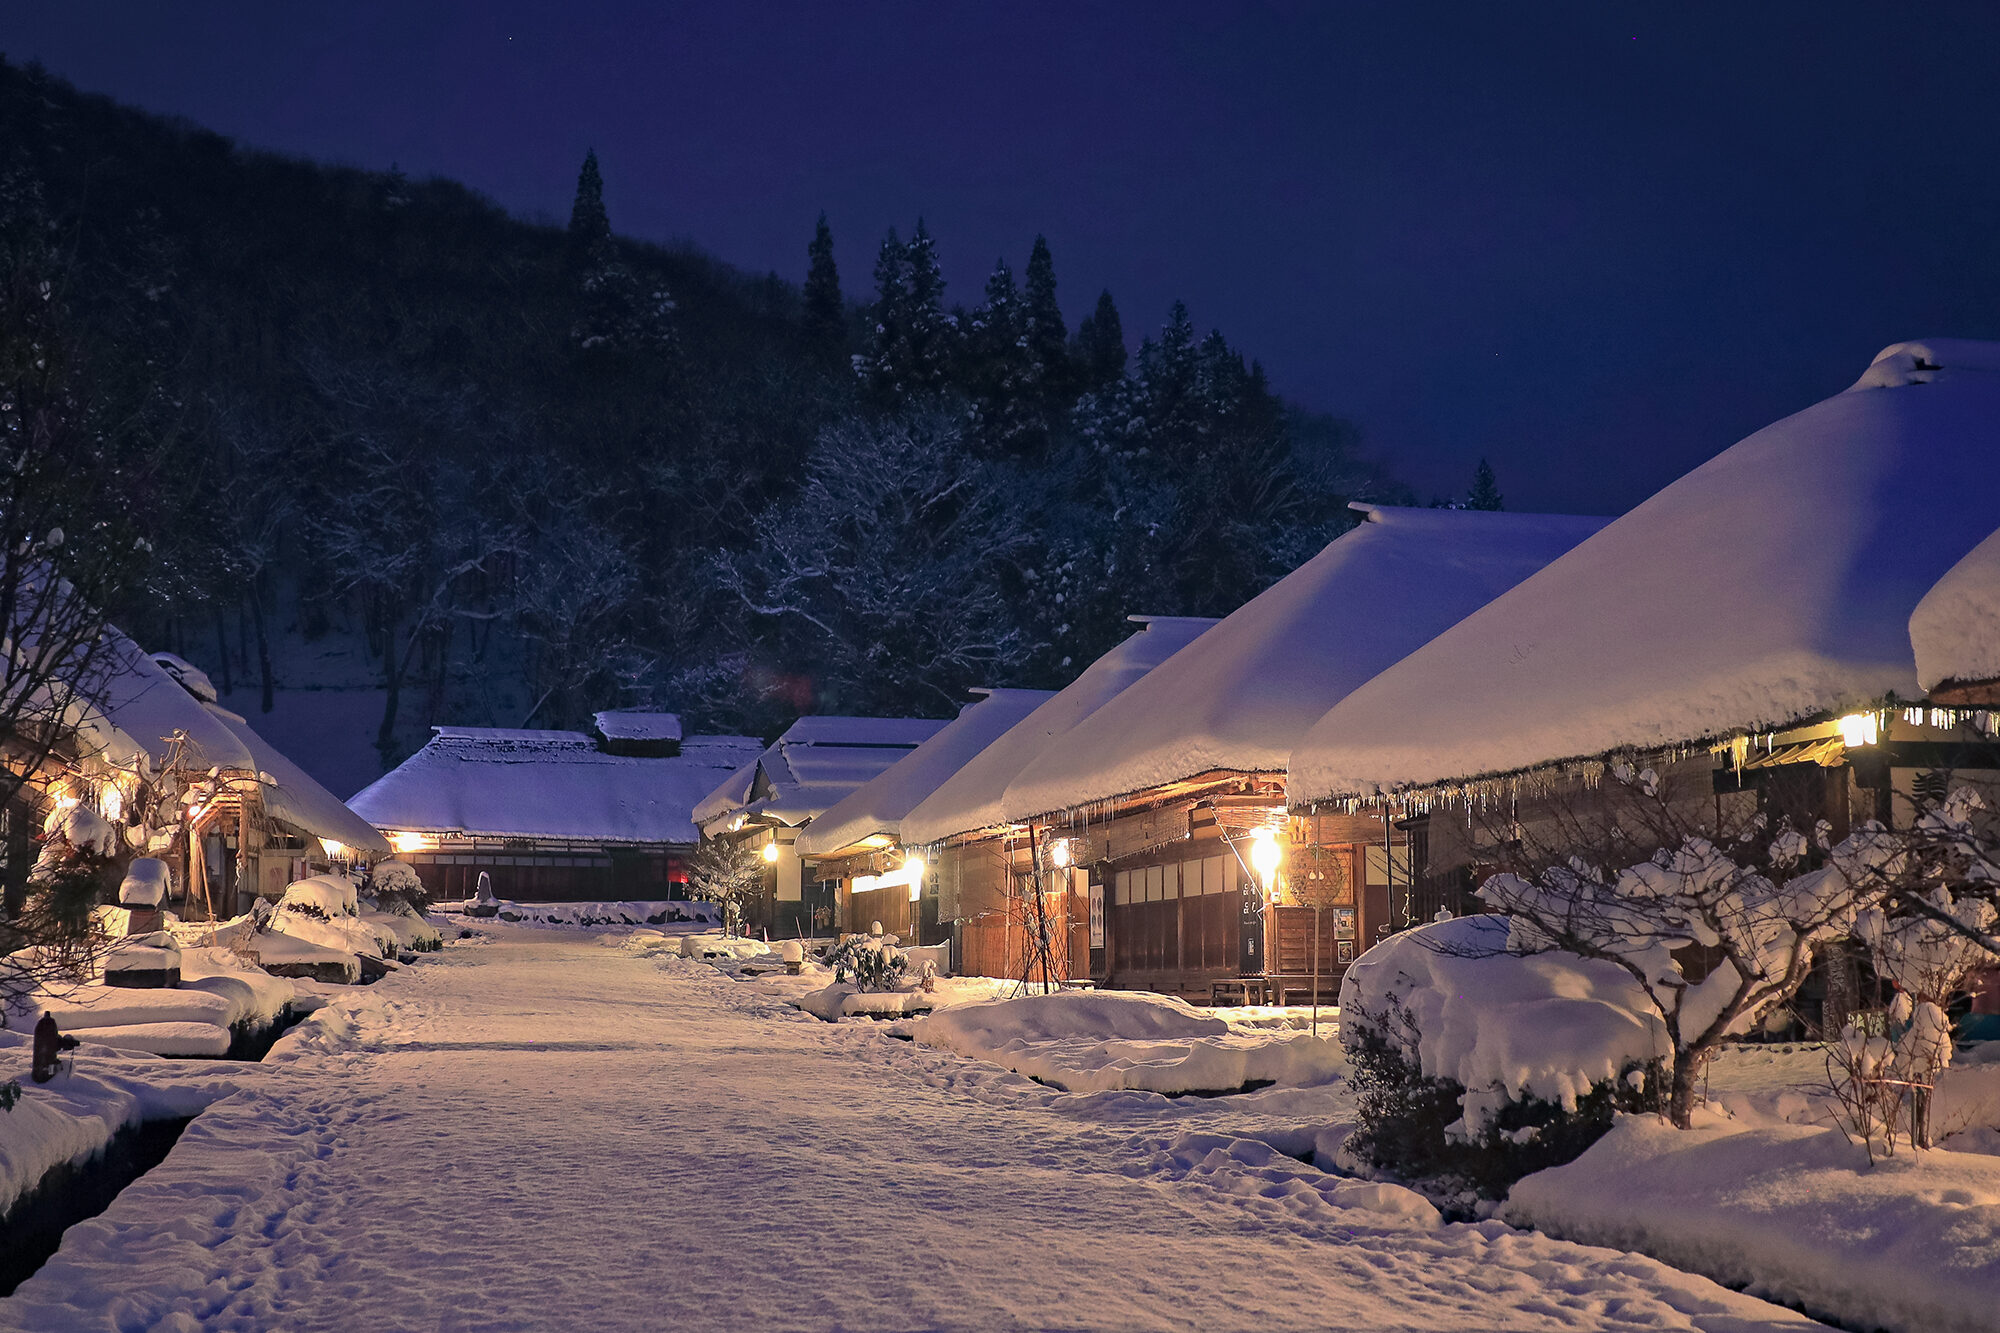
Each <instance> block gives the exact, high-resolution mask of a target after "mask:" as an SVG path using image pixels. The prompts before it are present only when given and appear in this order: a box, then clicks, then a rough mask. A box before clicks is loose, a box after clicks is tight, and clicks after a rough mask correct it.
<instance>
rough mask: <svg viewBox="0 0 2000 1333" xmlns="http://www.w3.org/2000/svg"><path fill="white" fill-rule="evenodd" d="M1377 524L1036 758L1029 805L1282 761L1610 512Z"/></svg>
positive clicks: (1023, 793)
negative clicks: (1390, 672) (1413, 655)
mask: <svg viewBox="0 0 2000 1333" xmlns="http://www.w3.org/2000/svg"><path fill="white" fill-rule="evenodd" d="M1351 507H1352V508H1354V509H1357V510H1360V511H1361V512H1362V513H1363V514H1364V515H1365V516H1366V518H1365V520H1364V521H1363V522H1361V523H1359V524H1357V525H1356V526H1355V527H1353V528H1351V529H1349V530H1348V531H1347V532H1345V533H1343V534H1341V535H1340V536H1338V537H1336V538H1334V539H1333V540H1332V541H1331V542H1329V543H1328V544H1327V545H1326V547H1325V548H1324V549H1323V550H1321V551H1320V552H1319V553H1318V554H1316V555H1315V556H1313V558H1312V559H1310V560H1308V561H1306V563H1304V564H1303V565H1301V566H1299V567H1298V568H1297V569H1295V570H1293V571H1292V572H1291V573H1290V574H1287V575H1286V576H1285V577H1284V578H1282V579H1280V580H1278V581H1277V582H1276V583H1274V584H1272V585H1271V586H1270V587H1269V588H1267V589H1265V590H1264V591H1263V592H1262V593H1259V594H1258V595H1257V596H1256V597H1253V598H1251V599H1250V600H1249V601H1248V602H1246V603H1244V604H1243V605H1242V606H1241V607H1238V608H1237V609H1236V610H1235V611H1234V612H1232V613H1230V615H1228V616H1227V617H1225V618H1224V619H1223V620H1222V621H1221V622H1220V623H1219V624H1217V625H1216V626H1215V627H1214V628H1213V629H1211V630H1209V631H1208V632H1207V633H1205V634H1202V635H1201V636H1200V637H1198V638H1197V639H1195V640H1194V641H1193V642H1192V643H1190V644H1188V645H1187V646H1186V647H1185V648H1183V649H1181V650H1180V651H1179V652H1177V653H1174V654H1173V655H1172V656H1171V657H1169V658H1168V659H1167V660H1166V661H1164V662H1162V663H1161V664H1160V665H1159V666H1158V667H1156V668H1154V669H1153V670H1152V671H1150V672H1148V673H1147V674H1146V675H1145V676H1144V677H1143V678H1142V679H1140V680H1138V681H1137V682H1135V683H1134V684H1133V685H1132V686H1131V687H1130V688H1129V689H1126V690H1124V691H1123V692H1122V693H1120V694H1119V695H1118V696H1117V697H1116V698H1114V699H1112V700H1111V701H1110V702H1108V703H1106V704H1105V705H1104V706H1103V707H1102V708H1099V709H1098V710H1097V711H1096V712H1094V713H1092V714H1091V715H1090V716H1089V717H1087V718H1085V719H1084V720H1083V721H1081V722H1080V723H1078V724H1077V726H1076V727H1075V728H1074V729H1073V730H1072V731H1071V732H1070V733H1069V734H1068V735H1067V736H1066V737H1065V738H1064V742H1063V744H1061V745H1054V746H1050V747H1048V748H1047V749H1046V750H1044V751H1043V752H1042V753H1041V754H1039V755H1037V756H1036V757H1035V758H1034V759H1033V760H1032V761H1030V762H1029V763H1028V765H1027V766H1026V767H1025V768H1023V769H1022V771H1021V773H1020V775H1019V776H1018V777H1017V778H1015V779H1014V781H1013V782H1012V783H1010V784H1009V786H1008V789H1007V799H1008V805H1009V808H1010V810H1011V811H1013V812H1015V813H1020V812H1032V813H1035V814H1041V813H1045V812H1048V811H1052V810H1061V809H1068V808H1072V807H1075V806H1080V805H1084V804H1087V803H1089V802H1092V801H1101V800H1108V799H1111V798H1114V797H1118V796H1123V795H1125V794H1127V793H1130V792H1135V791H1140V790H1142V789H1144V788H1148V787H1155V786H1159V785H1161V784H1163V783H1168V782H1175V781H1179V780H1181V779H1184V778H1190V777H1193V776H1195V775H1197V774H1200V773H1207V772H1212V771H1215V770H1219V769H1226V770H1238V771H1244V772H1283V771H1284V769H1285V766H1286V764H1287V763H1288V762H1289V760H1290V758H1291V751H1292V747H1293V745H1294V744H1295V743H1296V742H1297V740H1298V737H1299V735H1300V734H1301V733H1302V732H1303V731H1304V730H1305V729H1306V728H1307V727H1310V726H1311V725H1312V724H1313V723H1314V722H1316V721H1317V720H1318V719H1319V718H1320V716H1321V715H1322V714H1324V713H1325V712H1326V710H1327V709H1329V708H1331V707H1332V706H1333V705H1334V704H1335V703H1338V702H1339V701H1340V699H1341V698H1342V697H1343V696H1345V695H1346V694H1347V693H1348V692H1349V691H1350V690H1352V689H1354V688H1355V687H1356V686H1357V685H1360V684H1361V683H1362V682H1364V681H1366V680H1367V679H1369V678H1370V677H1371V676H1374V675H1375V674H1376V673H1377V672H1379V671H1381V670H1382V669H1383V668H1384V667H1387V666H1390V665H1391V664H1393V663H1394V662H1396V661H1397V660H1398V659H1400V658H1402V657H1404V656H1405V655H1407V654H1408V653H1410V652H1411V651H1413V650H1415V649H1416V648H1418V647H1420V646H1422V645H1423V644H1424V643H1425V642H1426V641H1427V640H1429V639H1430V638H1432V637H1433V636H1435V635H1436V634H1438V633H1439V632H1440V631H1442V630H1444V629H1447V628H1449V627H1450V626H1451V625H1452V624H1454V623H1456V622H1457V621H1459V620H1460V619H1462V618H1464V617H1465V616H1466V615H1468V614H1470V613H1471V612H1472V611H1474V610H1476V609H1478V608H1479V607H1480V606H1483V605H1484V604H1485V603H1487V602H1489V601H1491V600H1492V599H1493V598H1494V597H1496V596H1498V595H1499V594H1500V593H1502V592H1504V591H1506V590H1507V589H1508V588H1510V587H1512V586H1513V585H1514V584H1516V583H1518V582H1520V581H1521V580H1522V579H1523V578H1525V577H1527V576H1528V575H1529V574H1532V573H1534V572H1535V571H1536V570H1538V569H1540V568H1541V567H1542V566H1544V565H1546V564H1548V563H1549V561H1551V560H1553V559H1555V558H1556V557H1557V556H1559V555H1561V554H1562V553H1563V552H1565V551H1567V550H1569V549H1570V548H1571V547H1573V546H1575V545H1576V544H1577V543H1578V542H1580V541H1582V540H1583V539H1584V538H1585V537H1588V536H1589V535H1590V534H1592V533H1593V532H1596V531H1597V530H1598V529H1600V528H1602V527H1603V526H1604V525H1605V524H1607V523H1609V522H1610V521H1611V520H1610V519H1608V518H1594V517H1579V516H1575V515H1567V514H1514V513H1487V512H1481V511H1477V510H1462V509H1411V508H1404V507H1399V506H1389V505H1373V504H1362V503H1356V504H1354V505H1352V506H1351Z"/></svg>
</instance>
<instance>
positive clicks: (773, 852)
mask: <svg viewBox="0 0 2000 1333" xmlns="http://www.w3.org/2000/svg"><path fill="white" fill-rule="evenodd" d="M764 859H765V860H766V861H768V862H769V863H770V864H772V865H776V864H777V863H778V844H777V843H775V842H767V843H765V844H764Z"/></svg>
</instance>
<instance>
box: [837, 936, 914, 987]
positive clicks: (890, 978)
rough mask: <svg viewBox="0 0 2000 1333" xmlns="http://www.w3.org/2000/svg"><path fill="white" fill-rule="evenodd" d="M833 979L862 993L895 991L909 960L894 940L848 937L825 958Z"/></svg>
mask: <svg viewBox="0 0 2000 1333" xmlns="http://www.w3.org/2000/svg"><path fill="white" fill-rule="evenodd" d="M826 965H827V966H828V967H830V968H832V969H833V979H834V981H836V982H838V983H842V984H844V985H849V986H852V987H854V988H855V989H856V990H862V991H886V990H895V989H896V988H897V987H898V986H900V985H902V984H903V973H904V972H905V970H907V968H908V967H909V960H908V959H907V958H906V957H905V956H904V955H903V951H902V950H901V949H899V948H897V947H896V944H895V941H894V940H893V939H892V938H890V937H886V936H882V935H849V936H848V937H847V938H846V939H844V940H842V941H841V942H840V944H839V945H838V946H837V947H836V948H835V949H834V950H833V952H831V953H829V954H828V955H827V956H826Z"/></svg>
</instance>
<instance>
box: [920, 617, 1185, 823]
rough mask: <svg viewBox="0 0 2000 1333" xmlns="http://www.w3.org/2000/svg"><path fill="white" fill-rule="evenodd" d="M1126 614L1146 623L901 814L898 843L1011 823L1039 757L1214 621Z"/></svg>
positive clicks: (1183, 646)
mask: <svg viewBox="0 0 2000 1333" xmlns="http://www.w3.org/2000/svg"><path fill="white" fill-rule="evenodd" d="M1129 619H1132V620H1134V621H1137V622H1139V623H1140V624H1142V625H1143V626H1144V628H1143V629H1141V630H1139V631H1138V632H1137V633H1136V634H1132V635H1129V636H1128V637H1127V638H1126V639H1125V640H1124V641H1123V642H1121V643H1120V644H1118V646H1117V647H1115V648H1113V649H1111V651H1109V652H1107V653H1105V654H1104V655H1103V656H1102V657H1100V658H1098V659H1097V660H1096V661H1095V662H1092V663H1091V664H1090V665H1089V666H1087V667H1085V668H1084V669H1083V671H1082V672H1081V673H1080V674H1078V676H1077V678H1076V679H1075V680H1073V681H1071V682H1070V683H1069V685H1068V686H1067V687H1066V688H1065V689H1062V690H1059V691H1058V692H1057V693H1056V695H1055V697H1054V698H1052V699H1049V700H1047V701H1046V702H1044V703H1043V704H1041V706H1039V707H1038V708H1036V709H1035V711H1034V712H1032V713H1030V714H1028V716H1027V717H1025V718H1023V719H1021V721H1019V722H1017V723H1015V724H1014V725H1013V726H1012V727H1010V728H1009V729H1008V730H1007V731H1006V733H1005V734H1003V735H1002V736H1000V738H999V739H997V740H995V741H994V742H993V743H992V744H990V745H988V746H987V747H986V748H985V749H983V750H981V751H980V752H979V753H978V754H976V755H974V756H973V757H972V758H971V759H970V760H968V761H967V762H966V764H965V766H964V767H962V768H960V769H959V770H958V772H956V773H954V774H952V776H951V777H950V778H949V779H947V780H946V781H945V782H943V783H942V784H940V785H939V787H938V789H937V790H936V791H934V792H932V793H931V794H930V795H929V796H927V797H925V798H924V799H923V800H921V801H919V802H918V803H917V805H916V806H915V808H914V809H912V810H911V811H910V813H909V814H908V815H906V816H904V819H903V841H904V842H905V843H906V844H908V845H916V844H920V843H932V842H942V841H943V840H944V839H946V838H949V837H953V836H955V835H957V834H960V833H971V832H973V831H975V830H978V829H983V828H992V827H994V826H995V825H998V824H1005V823H1008V822H1010V819H1011V817H1010V815H1009V813H1008V800H1007V788H1008V784H1009V783H1011V782H1012V781H1013V780H1014V779H1015V777H1017V776H1018V775H1019V774H1020V773H1021V771H1022V770H1023V769H1024V768H1026V767H1027V766H1028V764H1029V763H1031V762H1033V760H1034V759H1035V757H1036V756H1037V755H1039V754H1041V753H1042V752H1043V751H1044V750H1045V749H1046V748H1047V747H1048V746H1050V745H1052V744H1054V743H1055V742H1056V741H1057V740H1059V739H1060V738H1061V737H1062V736H1064V735H1065V734H1067V733H1068V732H1069V731H1070V729H1071V728H1073V727H1075V726H1076V725H1077V724H1078V723H1080V722H1082V721H1083V719H1084V718H1086V717H1088V716H1090V715H1091V714H1092V713H1094V712H1096V711H1097V710H1098V709H1099V708H1101V707H1103V706H1104V704H1105V703H1106V702H1108V701H1109V700H1111V699H1113V698H1116V697H1117V696H1118V694H1119V693H1120V692H1121V691H1123V690H1125V689H1126V688H1128V687H1129V686H1130V685H1131V684H1132V682H1134V681H1136V680H1138V679H1140V678H1141V677H1143V676H1144V675H1145V674H1146V673H1147V672H1148V671H1151V670H1152V669H1153V668H1154V667H1156V666H1158V665H1159V664H1160V663H1162V662H1164V661H1166V660H1167V659H1169V658H1171V657H1172V656H1173V655H1174V654H1175V653H1177V652H1179V651H1180V650H1181V649H1183V648H1185V647H1186V646H1187V645H1188V644H1189V643H1191V642H1194V641H1196V640H1197V639H1198V638H1199V637H1200V635H1201V634H1203V633H1204V632H1205V631H1207V630H1209V629H1210V628H1212V627H1213V626H1214V625H1215V624H1216V622H1215V621H1213V620H1206V619H1202V618H1200V617H1197V616H1132V617H1129ZM1033 813H1040V812H1039V811H1036V812H1033Z"/></svg>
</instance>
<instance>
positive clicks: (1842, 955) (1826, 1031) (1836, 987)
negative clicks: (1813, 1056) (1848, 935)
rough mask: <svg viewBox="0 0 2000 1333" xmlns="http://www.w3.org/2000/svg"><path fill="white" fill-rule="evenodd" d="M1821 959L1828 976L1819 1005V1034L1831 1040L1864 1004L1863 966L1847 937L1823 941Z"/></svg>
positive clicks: (1824, 971) (1820, 952)
mask: <svg viewBox="0 0 2000 1333" xmlns="http://www.w3.org/2000/svg"><path fill="white" fill-rule="evenodd" d="M1819 963H1820V967H1821V968H1822V969H1823V975H1824V977H1825V980H1826V1000H1825V1002H1824V1003H1823V1004H1822V1005H1821V1007H1820V1036H1821V1038H1822V1039H1823V1040H1826V1041H1832V1040H1834V1039H1835V1038H1837V1037H1839V1036H1840V1031H1841V1029H1842V1028H1844V1027H1846V1026H1847V1021H1848V1019H1850V1018H1852V1017H1853V1016H1854V1012H1855V1010H1857V1009H1859V1008H1860V1007H1861V969H1860V968H1859V967H1858V966H1857V965H1856V963H1855V958H1854V950H1852V949H1851V948H1849V947H1848V946H1847V943H1846V941H1844V940H1835V941H1832V942H1830V943H1828V944H1825V945H1822V946H1821V948H1820V951H1819Z"/></svg>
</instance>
